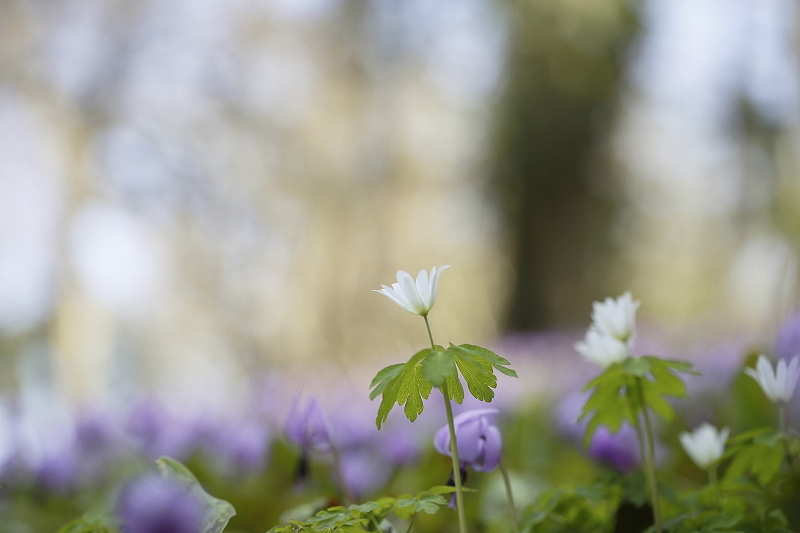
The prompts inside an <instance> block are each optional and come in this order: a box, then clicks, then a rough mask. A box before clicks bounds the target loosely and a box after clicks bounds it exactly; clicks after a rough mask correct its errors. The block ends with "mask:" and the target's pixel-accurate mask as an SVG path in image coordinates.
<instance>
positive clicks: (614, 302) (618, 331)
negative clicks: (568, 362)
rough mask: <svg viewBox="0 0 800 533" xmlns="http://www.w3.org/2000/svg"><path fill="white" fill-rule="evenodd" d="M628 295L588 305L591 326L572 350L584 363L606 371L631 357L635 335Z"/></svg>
mask: <svg viewBox="0 0 800 533" xmlns="http://www.w3.org/2000/svg"><path fill="white" fill-rule="evenodd" d="M639 303H640V302H639V301H633V299H632V298H631V293H630V292H625V293H624V294H623V295H622V296H620V297H619V298H616V299H611V298H606V299H605V300H604V301H603V302H594V303H593V304H592V324H591V326H589V329H588V330H587V331H586V336H585V338H584V340H583V341H581V342H578V343H576V344H575V349H576V350H577V351H578V353H580V354H581V355H582V356H583V357H585V358H586V359H587V360H588V361H590V362H592V363H594V364H596V365H598V366H600V367H601V368H606V367H608V366H610V365H612V364H614V363H618V362H621V361H624V360H625V359H627V358H628V357H630V356H631V350H632V348H633V338H634V335H635V333H636V309H637V308H638V307H639Z"/></svg>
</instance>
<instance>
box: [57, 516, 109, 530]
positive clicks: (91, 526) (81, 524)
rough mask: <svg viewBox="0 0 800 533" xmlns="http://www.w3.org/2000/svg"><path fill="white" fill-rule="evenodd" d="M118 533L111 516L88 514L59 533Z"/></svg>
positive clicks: (64, 527)
mask: <svg viewBox="0 0 800 533" xmlns="http://www.w3.org/2000/svg"><path fill="white" fill-rule="evenodd" d="M116 531H117V529H116V528H115V527H114V526H113V519H112V518H111V517H110V516H108V515H103V514H95V513H87V514H85V515H83V516H81V517H80V518H76V519H75V520H72V521H71V522H68V523H67V524H64V525H63V526H61V528H59V530H58V531H57V533H115V532H116Z"/></svg>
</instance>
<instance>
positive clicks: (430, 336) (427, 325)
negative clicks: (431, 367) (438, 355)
mask: <svg viewBox="0 0 800 533" xmlns="http://www.w3.org/2000/svg"><path fill="white" fill-rule="evenodd" d="M422 318H424V319H425V327H426V328H428V339H429V340H430V341H431V348H436V345H435V344H434V343H433V335H432V334H431V324H430V322H428V315H422Z"/></svg>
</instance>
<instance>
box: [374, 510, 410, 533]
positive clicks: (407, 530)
mask: <svg viewBox="0 0 800 533" xmlns="http://www.w3.org/2000/svg"><path fill="white" fill-rule="evenodd" d="M416 517H417V513H414V514H412V515H411V520H410V521H409V522H408V529H406V533H411V526H413V525H414V519H415V518H416ZM380 530H381V527H380V525H378V529H377V530H376V531H380Z"/></svg>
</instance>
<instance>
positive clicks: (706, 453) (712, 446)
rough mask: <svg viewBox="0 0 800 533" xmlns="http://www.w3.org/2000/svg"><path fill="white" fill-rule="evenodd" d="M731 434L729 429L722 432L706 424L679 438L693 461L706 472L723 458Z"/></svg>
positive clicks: (684, 433)
mask: <svg viewBox="0 0 800 533" xmlns="http://www.w3.org/2000/svg"><path fill="white" fill-rule="evenodd" d="M729 433H730V429H729V428H724V429H722V430H721V431H720V430H718V429H717V428H715V427H714V426H712V425H711V424H709V423H708V422H706V423H704V424H702V425H701V426H700V427H697V428H695V430H694V431H692V432H691V433H689V432H683V433H681V434H680V437H679V438H680V441H681V446H683V449H684V450H686V453H687V454H688V455H689V457H691V458H692V461H694V462H695V464H696V465H697V466H699V467H700V468H702V469H704V470H705V469H707V468H708V467H709V466H711V465H712V464H714V463H715V462H717V461H718V460H719V458H720V457H722V453H723V452H724V451H725V441H726V440H728V434H729Z"/></svg>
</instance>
